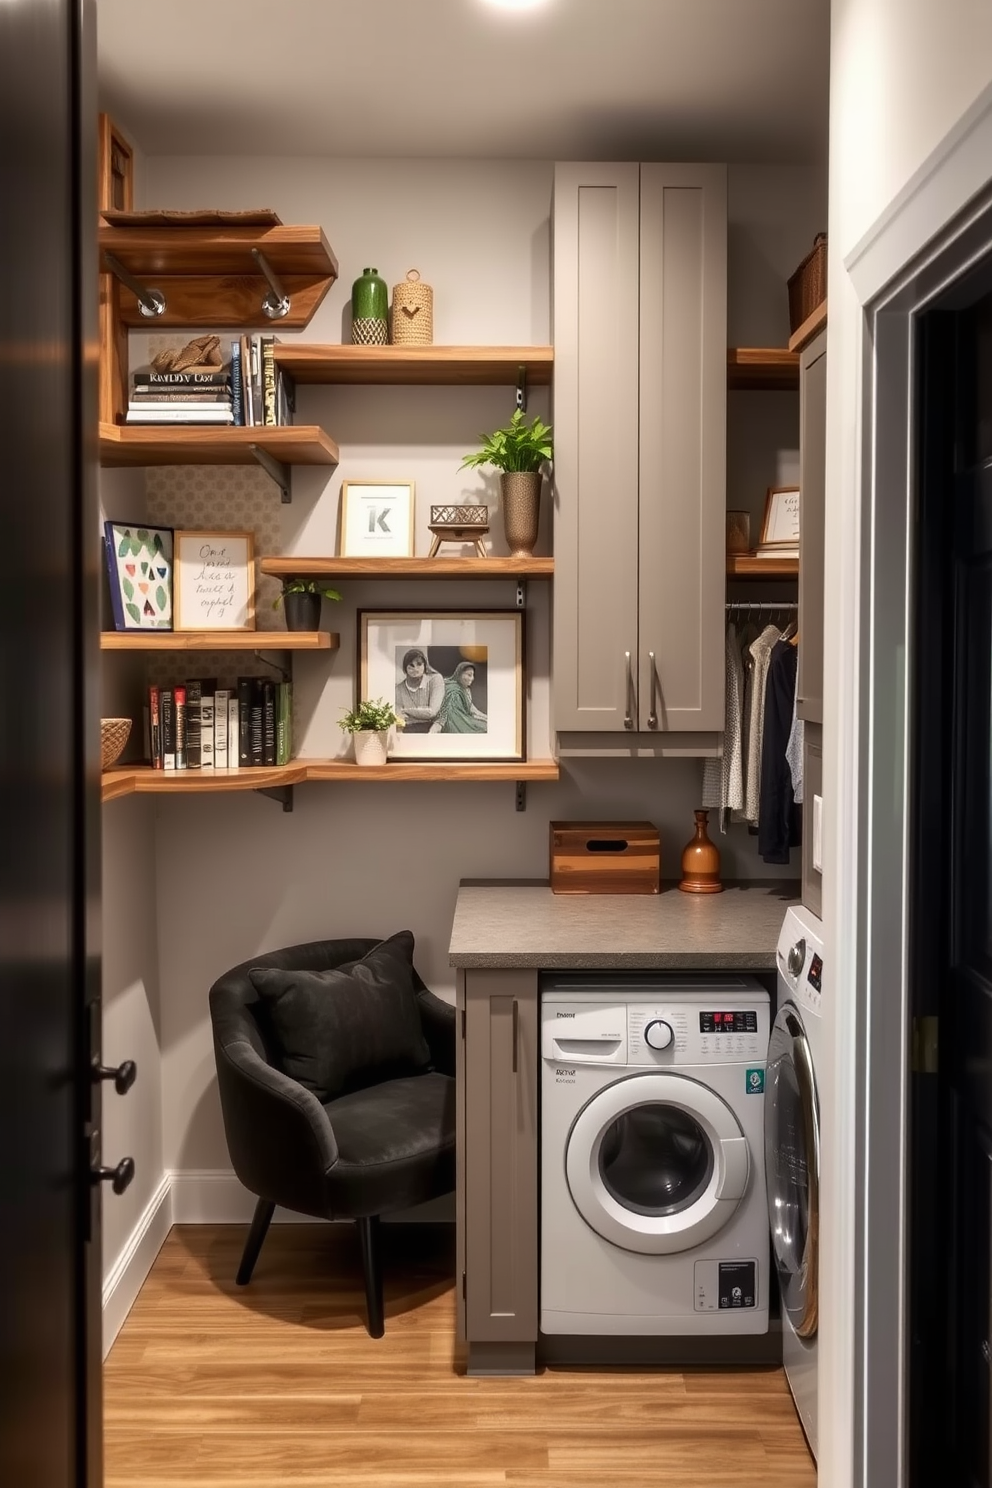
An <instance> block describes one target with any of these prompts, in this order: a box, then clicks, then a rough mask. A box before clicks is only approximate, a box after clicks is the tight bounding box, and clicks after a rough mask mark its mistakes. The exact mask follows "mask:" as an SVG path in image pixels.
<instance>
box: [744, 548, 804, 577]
mask: <svg viewBox="0 0 992 1488" xmlns="http://www.w3.org/2000/svg"><path fill="white" fill-rule="evenodd" d="M727 577H728V579H798V577H799V559H798V558H758V557H756V556H755V555H754V554H753V553H728V555H727Z"/></svg>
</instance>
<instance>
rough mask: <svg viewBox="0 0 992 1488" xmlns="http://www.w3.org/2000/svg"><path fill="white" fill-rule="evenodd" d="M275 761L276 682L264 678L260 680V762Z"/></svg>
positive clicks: (267, 763)
mask: <svg viewBox="0 0 992 1488" xmlns="http://www.w3.org/2000/svg"><path fill="white" fill-rule="evenodd" d="M275 762H276V684H275V683H274V682H270V680H269V678H268V677H266V678H264V680H263V682H262V764H263V765H274V764H275Z"/></svg>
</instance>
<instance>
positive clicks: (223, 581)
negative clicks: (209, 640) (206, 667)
mask: <svg viewBox="0 0 992 1488" xmlns="http://www.w3.org/2000/svg"><path fill="white" fill-rule="evenodd" d="M174 549H175V557H174V568H175V580H174V594H175V599H174V610H175V628H176V630H254V629H255V536H254V533H251V532H191V531H186V532H180V531H177V532H176V533H175V535H174Z"/></svg>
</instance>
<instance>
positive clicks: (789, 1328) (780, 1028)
mask: <svg viewBox="0 0 992 1488" xmlns="http://www.w3.org/2000/svg"><path fill="white" fill-rule="evenodd" d="M777 959H778V1011H777V1014H776V1017H775V1022H774V1024H773V1025H772V1032H771V1038H770V1040H769V1045H768V1070H767V1076H766V1090H765V1172H766V1180H767V1188H768V1217H769V1222H770V1227H771V1238H772V1255H773V1258H774V1262H775V1267H776V1270H777V1272H778V1278H779V1286H780V1290H781V1294H782V1362H783V1363H784V1365H785V1372H786V1375H787V1376H788V1380H789V1388H790V1389H791V1390H792V1396H793V1399H794V1400H795V1402H796V1409H797V1410H798V1412H799V1417H800V1420H801V1421H802V1423H803V1430H804V1431H805V1432H806V1437H807V1440H808V1441H809V1444H810V1448H811V1450H812V1452H813V1455H814V1456H815V1455H816V1449H817V1405H816V1397H817V1369H816V1350H817V1328H818V1324H819V1300H818V1299H819V1285H818V1272H819V1254H818V1252H819V1234H820V1100H819V1091H818V1087H817V1073H816V1072H817V1066H818V1064H819V1062H820V1059H821V1051H822V1046H823V1026H822V1020H821V1011H820V1008H821V999H822V996H823V992H822V984H823V938H822V927H821V923H820V921H819V920H818V919H817V918H816V917H815V916H814V915H812V914H810V912H809V910H808V909H803V908H795V909H790V910H789V912H788V914H787V915H786V918H785V923H784V924H783V926H782V931H781V934H780V936H779V943H778V955H777ZM820 1067H821V1068H822V1065H821V1066H820Z"/></svg>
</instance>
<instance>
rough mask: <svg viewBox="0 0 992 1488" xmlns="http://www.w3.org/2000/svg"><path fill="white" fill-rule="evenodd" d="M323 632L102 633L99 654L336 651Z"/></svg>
mask: <svg viewBox="0 0 992 1488" xmlns="http://www.w3.org/2000/svg"><path fill="white" fill-rule="evenodd" d="M340 644H341V637H340V636H339V635H337V633H336V632H334V631H327V630H105V631H102V632H101V634H100V650H101V651H336V650H337V649H338V647H339V645H340Z"/></svg>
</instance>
